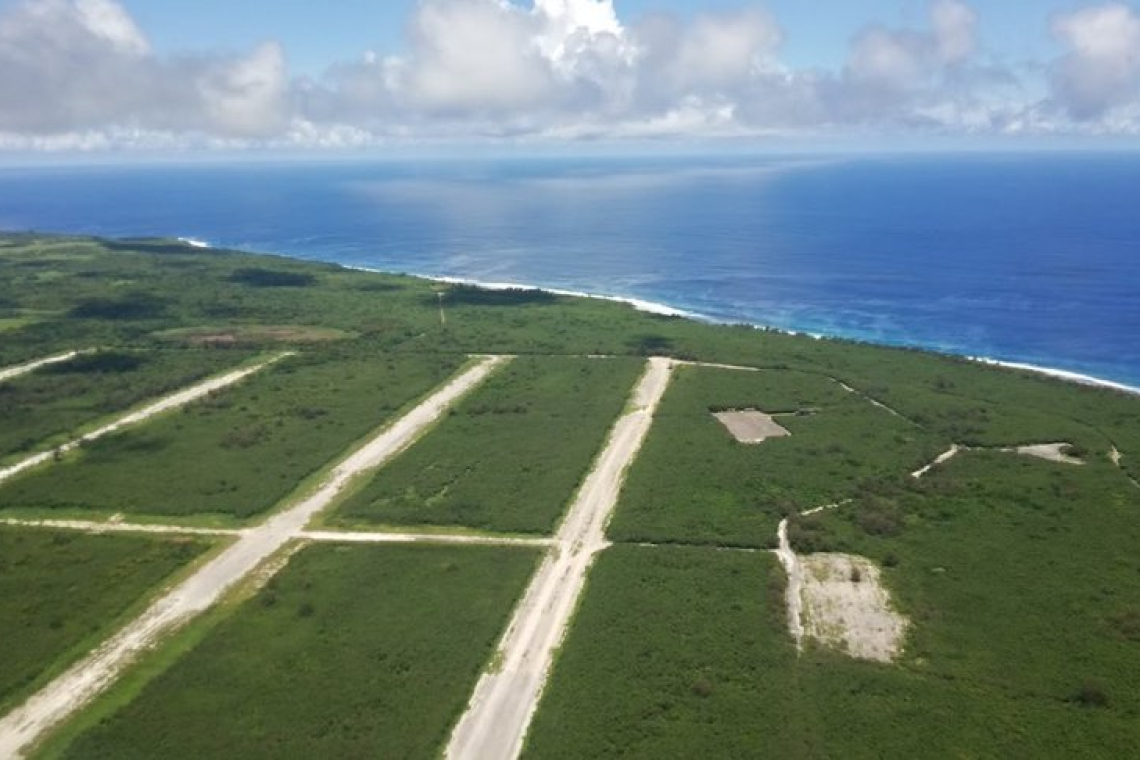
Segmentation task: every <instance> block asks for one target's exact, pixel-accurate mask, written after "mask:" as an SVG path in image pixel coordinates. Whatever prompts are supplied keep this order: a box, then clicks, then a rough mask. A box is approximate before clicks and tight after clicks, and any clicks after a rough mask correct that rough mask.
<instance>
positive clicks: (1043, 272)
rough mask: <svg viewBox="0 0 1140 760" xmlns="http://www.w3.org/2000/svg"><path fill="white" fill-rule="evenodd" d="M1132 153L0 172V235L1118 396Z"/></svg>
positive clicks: (1139, 347)
mask: <svg viewBox="0 0 1140 760" xmlns="http://www.w3.org/2000/svg"><path fill="white" fill-rule="evenodd" d="M1138 208H1140V155H1137V156H1133V155H1103V154H1085V155H1079V154H1070V155H1006V156H997V155H981V156H974V155H971V156H922V157H906V158H836V157H825V158H802V157H801V158H780V159H774V158H768V159H764V158H739V157H732V158H726V157H718V158H659V159H652V158H637V159H615V158H606V159H589V160H584V159H582V160H580V159H568V158H560V159H545V160H522V159H516V160H499V161H485V162H472V161H465V162H459V161H450V162H444V161H440V162H362V163H348V162H336V163H281V164H267V163H260V164H250V163H246V164H238V165H229V166H221V165H195V166H172V165H163V166H158V165H151V166H133V167H116V168H101V167H69V168H45V167H23V168H7V169H0V228H3V229H8V230H24V229H39V230H51V231H61V232H76V233H91V234H100V235H112V236H114V235H165V236H183V237H192V238H196V239H200V240H203V241H207V242H209V243H210V244H212V245H216V246H224V247H237V248H244V249H250V250H259V251H269V252H278V253H284V254H287V255H291V256H297V257H301V258H308V259H317V260H323V261H334V262H339V263H342V264H347V265H352V266H363V267H370V268H376V269H383V270H388V271H398V272H410V273H415V274H424V275H436V276H450V277H460V278H466V279H472V280H478V281H486V282H511V283H520V284H529V285H538V286H545V287H550V288H560V289H565V290H572V291H580V292H589V293H598V294H605V295H614V296H625V297H632V298H639V299H643V300H647V301H654V302H660V303H664V304H668V305H670V306H673V307H676V308H679V309H682V310H686V311H690V312H694V313H697V314H700V315H704V316H706V317H709V318H712V319H718V320H726V321H739V322H751V323H756V324H764V325H771V326H775V327H780V328H785V329H793V330H800V331H807V332H814V333H822V334H830V335H839V336H843V337H849V338H856V339H862V340H869V341H875V342H881V343H889V344H898V345H914V346H922V347H927V348H934V349H938V350H943V351H950V352H955V353H962V354H967V355H975V356H989V357H994V358H1000V359H1004V360H1010V361H1021V362H1029V363H1034V364H1040V365H1045V366H1052V367H1059V368H1062V369H1067V370H1072V371H1077V372H1085V373H1089V374H1092V375H1096V376H1099V377H1104V378H1108V379H1112V380H1116V381H1119V382H1124V383H1130V384H1132V385H1140V337H1138V336H1140V213H1138V212H1137V210H1136V209H1138Z"/></svg>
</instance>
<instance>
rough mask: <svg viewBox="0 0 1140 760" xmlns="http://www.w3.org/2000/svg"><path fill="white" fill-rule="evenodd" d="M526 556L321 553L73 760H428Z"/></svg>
mask: <svg viewBox="0 0 1140 760" xmlns="http://www.w3.org/2000/svg"><path fill="white" fill-rule="evenodd" d="M535 561H536V554H535V553H534V552H531V551H526V550H518V549H488V548H476V547H385V548H376V547H349V546H329V545H323V546H316V547H309V548H306V549H304V550H302V551H301V553H299V554H298V555H297V556H296V557H294V559H293V561H292V562H291V563H290V565H289V566H288V567H287V568H286V569H285V570H284V571H282V573H281V574H280V575H279V576H277V577H276V578H275V579H274V580H273V581H271V582H270V584H269V585H268V586H267V587H266V588H265V589H263V590H262V591H261V592H259V593H258V594H257V595H256V596H255V597H254V598H252V599H250V600H248V601H247V602H245V603H244V604H243V605H242V606H241V607H240V608H239V609H238V610H237V611H236V612H235V613H234V614H233V615H232V616H231V617H230V618H229V619H227V620H225V621H223V622H222V623H221V624H220V625H218V627H217V628H215V629H214V630H213V631H212V632H210V633H209V634H208V635H207V636H206V637H205V638H204V639H203V640H202V641H201V642H200V643H199V644H198V645H197V646H196V647H195V648H193V649H192V650H191V651H190V652H189V653H188V654H186V655H185V656H184V657H183V658H182V659H181V660H179V661H178V662H177V663H176V664H174V665H173V666H172V667H171V668H170V669H169V670H167V671H166V672H164V673H162V674H161V675H159V676H157V677H156V678H155V680H153V681H152V682H151V683H150V684H149V685H147V686H146V687H145V688H144V689H143V690H142V692H141V693H140V694H139V695H138V696H137V697H136V698H135V699H134V700H133V701H132V702H131V703H130V704H128V705H126V706H125V707H123V708H122V709H121V710H120V711H119V712H117V713H116V714H114V715H112V716H110V717H108V718H106V719H105V720H103V721H101V722H100V723H99V724H98V725H96V726H95V727H93V728H92V729H91V730H90V731H88V732H87V733H85V734H82V735H80V736H79V738H78V739H77V740H76V741H75V742H74V743H73V744H72V745H71V746H70V747H69V748H67V751H66V753H65V755H66V756H67V757H83V758H94V757H115V758H130V757H154V756H156V755H177V756H182V757H198V758H207V757H243V758H245V757H247V758H255V757H367V756H375V755H377V754H378V753H379V754H382V755H383V756H385V757H431V756H434V755H436V753H438V752H439V750H440V749H441V746H442V744H443V743H444V741H445V740H446V738H447V734H448V732H449V730H450V728H451V726H452V724H453V723H454V722H455V720H457V719H458V716H459V713H460V711H461V710H462V708H463V706H464V705H465V704H466V700H467V697H468V695H469V693H470V691H471V689H472V688H473V687H474V683H475V681H476V679H477V678H478V676H479V674H480V672H481V671H482V669H483V667H484V665H485V664H486V662H487V661H488V660H490V659H491V653H492V649H493V647H494V645H495V643H496V641H497V640H498V637H499V636H500V634H501V632H502V628H503V626H504V625H505V622H506V619H507V616H508V614H509V611H510V609H511V606H512V604H513V603H514V600H515V599H516V598H517V597H518V596H519V595H520V594H521V592H522V588H523V586H524V584H525V582H526V579H527V577H528V575H529V574H530V573H531V572H532V571H533V569H534V567H535Z"/></svg>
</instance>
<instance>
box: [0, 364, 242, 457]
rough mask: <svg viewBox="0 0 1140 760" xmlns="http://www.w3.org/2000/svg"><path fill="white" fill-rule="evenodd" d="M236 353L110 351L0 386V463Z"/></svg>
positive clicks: (217, 367) (186, 380)
mask: <svg viewBox="0 0 1140 760" xmlns="http://www.w3.org/2000/svg"><path fill="white" fill-rule="evenodd" d="M247 356H248V354H246V353H245V352H238V351H192V350H167V351H136V350H111V351H102V352H99V353H96V354H85V355H82V356H79V357H77V358H75V359H72V360H71V361H68V362H64V363H62V364H52V365H49V366H45V367H42V368H40V369H39V370H37V371H36V372H33V373H31V374H28V375H23V376H20V377H17V378H15V379H13V380H9V381H8V382H5V383H0V418H2V419H3V420H4V425H3V427H0V462H6V461H11V460H12V459H14V458H17V457H18V456H23V455H27V454H29V453H32V452H35V451H43V450H46V449H49V448H51V447H52V446H55V445H59V444H60V443H64V442H65V441H66V440H70V439H71V438H74V437H75V434H76V433H77V431H78V430H79V429H80V428H82V427H83V426H85V425H87V424H88V423H90V422H92V421H93V420H97V419H99V418H102V417H107V416H108V415H111V414H114V413H116V412H122V411H124V410H126V409H129V408H130V407H132V406H135V405H137V404H140V403H142V402H144V401H147V400H150V399H154V398H157V397H160V396H163V395H165V394H167V393H171V392H173V391H175V390H177V389H180V388H183V387H185V386H188V385H191V384H192V383H194V382H195V381H197V380H200V379H202V378H203V377H206V376H208V375H211V374H213V373H216V372H220V371H221V370H223V369H225V368H227V367H231V366H234V365H236V364H240V363H241V361H242V359H244V358H246V357H247Z"/></svg>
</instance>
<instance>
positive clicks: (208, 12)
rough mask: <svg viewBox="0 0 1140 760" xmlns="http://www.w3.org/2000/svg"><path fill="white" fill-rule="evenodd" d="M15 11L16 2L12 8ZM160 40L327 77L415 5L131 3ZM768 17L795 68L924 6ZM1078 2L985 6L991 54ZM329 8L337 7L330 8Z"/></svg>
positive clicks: (835, 7)
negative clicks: (269, 59) (272, 48)
mask: <svg viewBox="0 0 1140 760" xmlns="http://www.w3.org/2000/svg"><path fill="white" fill-rule="evenodd" d="M7 2H8V3H9V4H11V0H7ZM123 5H125V6H126V7H127V8H128V9H129V10H130V12H131V13H132V15H134V17H135V18H136V19H137V20H138V21H139V23H140V25H141V26H142V27H143V28H145V29H146V30H147V31H148V33H149V34H150V35H151V39H152V41H153V42H154V43H155V46H156V47H157V48H159V49H161V50H163V51H165V52H169V53H176V52H180V51H186V50H196V49H218V48H222V49H225V48H229V49H242V48H246V47H249V46H251V45H254V44H257V43H258V42H262V41H264V40H267V39H277V40H280V41H281V42H282V43H284V44H285V46H286V48H287V49H288V50H289V57H290V61H291V63H292V64H293V65H294V66H296V67H297V68H298V69H299V70H301V71H304V72H306V73H311V74H315V73H319V72H320V71H321V70H323V69H324V68H325V67H326V66H328V65H329V64H330V63H333V62H335V61H338V60H342V59H344V58H345V57H352V56H353V55H355V54H356V53H359V52H362V51H364V50H369V49H374V50H382V51H386V52H387V51H391V52H396V51H399V50H401V49H402V48H403V47H404V42H405V39H404V31H405V28H406V26H407V23H408V19H409V18H410V16H411V14H412V11H413V9H414V6H415V0H335V2H334V3H328V4H324V3H314V2H312V1H311V0H305V1H303V2H302V1H301V0H242V1H241V2H240V3H235V2H233V0H127V1H126V2H124V3H123ZM744 5H747V3H742V2H740V1H739V0H617V1H616V2H615V3H614V6H615V8H616V9H617V11H618V13H619V14H620V15H621V16H622V17H623V18H634V17H637V16H643V15H645V14H648V13H660V12H666V13H674V14H677V15H678V16H682V17H686V16H688V17H691V16H693V15H695V14H699V13H702V12H708V11H710V10H718V9H721V10H723V9H733V8H739V7H742V6H744ZM754 5H761V6H762V7H765V8H767V9H768V10H769V11H771V12H772V13H773V15H775V16H776V17H777V18H778V19H779V21H780V22H781V24H782V25H783V26H784V27H785V28H786V30H787V32H788V43H787V48H786V53H787V60H788V62H789V63H790V64H792V65H796V66H826V67H834V66H838V65H841V64H842V62H843V58H844V55H845V53H846V47H847V44H848V42H849V41H850V39H851V37H852V36H854V35H855V34H856V33H857V32H858V31H859V30H860V29H862V28H863V27H864V26H866V25H867V24H869V23H873V22H878V23H884V24H895V23H907V22H910V23H912V24H919V23H921V22H922V20H923V17H924V15H925V12H926V6H927V3H925V2H922V1H921V0H833V1H832V2H829V3H826V4H823V3H818V2H810V1H805V0H773V1H772V2H768V3H762V4H754ZM1073 5H1074V4H1073V3H1072V2H1049V0H1001V2H990V3H986V4H984V5H982V4H979V5H978V8H979V13H980V14H981V16H982V23H983V30H982V36H983V40H984V43H985V45H986V46H987V47H989V48H990V49H992V50H993V51H995V52H996V53H998V54H999V55H1001V56H1004V57H1009V58H1040V57H1043V56H1044V55H1046V54H1047V53H1050V52H1052V51H1055V49H1056V45H1055V44H1054V42H1053V40H1052V39H1051V37H1050V34H1049V18H1050V16H1051V15H1052V13H1055V12H1060V11H1063V10H1066V9H1071V8H1072V7H1073ZM330 6H332V7H331V8H330Z"/></svg>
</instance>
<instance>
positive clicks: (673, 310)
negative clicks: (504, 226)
mask: <svg viewBox="0 0 1140 760" xmlns="http://www.w3.org/2000/svg"><path fill="white" fill-rule="evenodd" d="M0 234H2V233H0ZM175 239H176V240H177V241H178V242H180V243H184V244H186V245H188V246H190V247H192V248H196V249H198V250H230V249H223V248H215V247H214V246H213V245H211V244H210V243H209V242H207V241H205V240H202V239H200V238H193V237H180V238H175ZM248 253H255V254H258V255H266V256H281V257H282V258H287V259H290V260H293V261H309V262H311V261H312V260H311V259H302V258H297V257H294V256H287V255H285V254H273V253H269V254H266V253H259V252H256V251H249V252H248ZM337 266H341V267H343V268H345V269H348V270H351V271H356V272H369V273H371V274H385V275H400V276H407V277H415V278H417V279H421V280H427V281H428V282H433V283H440V284H444V285H461V286H469V287H473V288H479V289H481V290H490V291H508V292H509V291H519V292H528V291H529V292H535V293H549V294H550V295H555V296H565V297H567V298H588V299H594V300H598V301H607V302H610V303H619V304H625V305H627V306H632V307H633V308H634V309H635V310H637V311H640V312H644V313H646V314H655V315H658V316H663V317H677V318H680V319H689V320H693V321H695V322H700V323H703V324H708V325H719V326H723V327H741V326H743V327H749V328H752V329H754V330H760V331H764V332H776V333H780V334H783V335H791V336H804V337H808V338H812V339H814V340H835V341H843V342H849V343H858V344H863V345H871V346H881V347H883V348H898V349H902V350H913V351H921V352H925V353H932V354H938V355H940V356H949V357H953V358H960V359H968V360H969V361H972V362H977V363H979V364H984V365H989V366H993V367H1004V368H1006V369H1014V370H1019V371H1023V372H1034V373H1037V374H1041V375H1046V376H1048V377H1052V378H1055V379H1058V380H1065V381H1067V382H1070V383H1075V384H1078V385H1088V386H1093V387H1097V388H1108V389H1111V390H1116V391H1122V392H1124V393H1131V394H1135V395H1140V385H1130V384H1128V383H1123V382H1120V381H1117V380H1111V379H1108V378H1103V377H1098V376H1096V375H1091V374H1088V373H1085V372H1078V371H1075V370H1069V369H1063V368H1060V367H1051V366H1048V365H1043V364H1035V363H1032V362H1022V361H1013V360H1009V359H1001V358H996V357H989V356H974V355H971V354H967V353H961V354H959V353H952V352H947V351H941V350H939V349H936V348H930V347H927V346H922V345H918V344H907V345H895V344H886V343H876V342H874V341H866V340H861V339H859V338H853V337H848V336H845V335H831V334H824V333H817V332H810V331H804V330H796V329H788V328H782V327H775V326H772V325H765V324H757V323H753V322H740V321H733V320H726V319H719V318H717V317H711V316H709V315H707V314H701V313H700V312H696V311H691V310H688V309H682V308H680V307H677V306H673V305H671V304H667V303H662V302H660V301H651V300H647V299H643V298H635V297H633V296H623V295H614V294H607V293H591V292H587V291H580V290H567V289H564V288H551V287H545V286H542V285H533V284H530V283H519V282H496V281H490V280H480V279H477V278H470V277H452V276H447V275H437V274H430V273H423V272H390V271H388V270H384V269H377V268H375V267H365V266H358V265H352V264H337Z"/></svg>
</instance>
